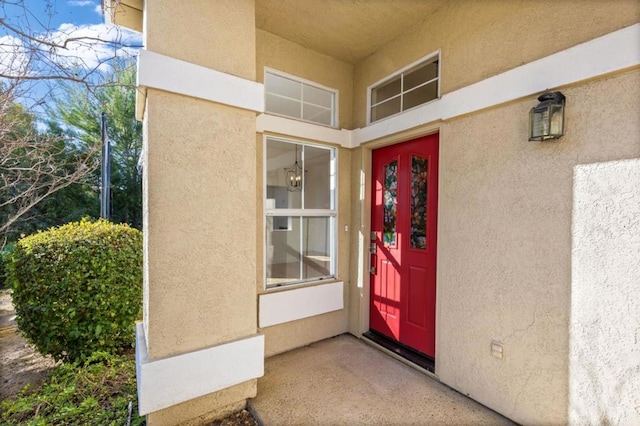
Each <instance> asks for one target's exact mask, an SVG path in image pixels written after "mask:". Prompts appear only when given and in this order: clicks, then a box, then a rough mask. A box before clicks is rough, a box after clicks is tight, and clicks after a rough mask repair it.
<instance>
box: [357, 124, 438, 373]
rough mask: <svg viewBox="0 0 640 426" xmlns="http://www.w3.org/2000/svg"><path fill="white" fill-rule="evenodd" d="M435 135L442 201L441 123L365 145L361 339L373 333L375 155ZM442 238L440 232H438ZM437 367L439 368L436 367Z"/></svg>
mask: <svg viewBox="0 0 640 426" xmlns="http://www.w3.org/2000/svg"><path fill="white" fill-rule="evenodd" d="M433 134H438V142H439V143H438V160H439V161H438V162H439V167H438V198H439V199H442V195H443V192H442V180H441V179H440V176H441V174H442V173H441V172H442V169H443V164H442V162H441V161H440V158H441V153H442V149H441V148H442V145H443V138H442V136H443V132H442V129H441V124H440V123H438V124H437V125H432V126H428V127H423V128H420V129H413V130H410V131H406V132H400V133H397V134H395V135H391V136H388V137H386V138H382V139H380V140H378V141H375V142H371V143H368V144H366V145H362V158H361V161H360V170H361V171H362V172H364V173H363V174H364V178H365V182H364V188H362V187H361V194H362V191H363V192H364V194H363V195H364V197H363V203H362V208H361V210H360V215H361V217H360V220H361V226H362V237H361V238H360V241H359V243H360V244H359V247H358V249H359V253H358V264H359V265H361V267H358V270H359V271H360V272H359V273H358V277H357V278H358V280H357V281H358V282H357V283H356V287H357V290H360V291H361V293H360V295H359V300H360V303H359V308H360V312H359V315H358V321H357V322H358V330H357V336H362V335H363V334H364V333H366V332H368V331H369V330H370V329H369V314H370V309H369V305H370V299H371V286H370V275H369V267H370V265H369V262H370V261H371V256H369V244H370V242H371V240H370V238H371V237H370V236H371V206H372V200H371V182H372V178H373V170H372V169H373V167H372V161H373V151H374V150H376V149H378V148H383V147H386V146H390V145H396V144H400V143H403V142H409V141H412V140H414V139H417V138H420V137H423V136H429V135H433ZM440 211H441V209H440V208H438V226H440V225H439V224H440ZM438 234H439V232H438ZM436 250H437V252H436V259H437V260H436V348H435V354H436V356H435V358H436V359H437V358H438V347H439V345H438V340H439V336H440V333H439V329H441V327H440V326H441V322H440V304H439V303H438V301H439V300H440V298H439V297H438V294H439V293H440V285H439V281H438V262H439V259H440V255H439V252H440V247H439V245H438V244H436ZM436 366H437V364H436ZM435 375H437V369H436V372H435Z"/></svg>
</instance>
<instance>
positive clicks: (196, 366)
mask: <svg viewBox="0 0 640 426" xmlns="http://www.w3.org/2000/svg"><path fill="white" fill-rule="evenodd" d="M136 340H137V341H136V377H137V381H138V412H139V413H140V415H141V416H143V415H146V414H149V413H153V412H154V411H158V410H161V409H163V408H167V407H171V406H173V405H176V404H179V403H181V402H185V401H188V400H190V399H194V398H197V397H200V396H203V395H207V394H209V393H211V392H216V391H219V390H222V389H226V388H228V387H231V386H234V385H237V384H240V383H243V382H246V381H248V380H252V379H257V378H258V377H262V376H263V375H264V336H263V335H260V334H258V335H255V336H251V337H248V338H246V339H242V340H237V341H234V342H230V343H225V344H222V345H219V346H214V347H212V348H207V349H202V350H199V351H195V352H190V353H186V354H182V355H177V356H172V357H169V358H162V359H158V360H150V359H149V357H148V354H147V344H146V336H145V332H144V326H143V325H142V323H138V324H137V325H136Z"/></svg>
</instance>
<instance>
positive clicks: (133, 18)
mask: <svg viewBox="0 0 640 426" xmlns="http://www.w3.org/2000/svg"><path fill="white" fill-rule="evenodd" d="M143 3H144V2H143V0H102V12H103V13H104V20H105V22H106V23H108V24H115V25H119V26H121V27H124V28H128V29H130V30H133V31H138V32H142V10H143Z"/></svg>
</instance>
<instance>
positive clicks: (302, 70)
mask: <svg viewBox="0 0 640 426" xmlns="http://www.w3.org/2000/svg"><path fill="white" fill-rule="evenodd" d="M265 67H269V68H273V69H276V70H278V71H283V72H286V73H288V74H291V75H294V76H296V77H299V78H303V79H306V80H309V81H312V82H315V83H318V84H321V85H323V86H326V87H330V88H332V89H337V90H338V123H337V126H336V127H338V128H341V127H342V128H347V129H350V128H351V121H352V120H351V106H352V102H353V66H352V65H351V64H348V63H345V62H342V61H340V60H338V59H335V58H332V57H330V56H327V55H323V54H321V53H317V52H314V51H313V50H310V49H307V48H305V47H302V46H300V45H299V44H296V43H293V42H291V41H289V40H285V39H283V38H280V37H278V36H276V35H273V34H271V33H268V32H266V31H263V30H256V73H257V80H258V81H259V82H263V81H264V68H265Z"/></svg>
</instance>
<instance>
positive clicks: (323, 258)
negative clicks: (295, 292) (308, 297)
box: [264, 137, 337, 288]
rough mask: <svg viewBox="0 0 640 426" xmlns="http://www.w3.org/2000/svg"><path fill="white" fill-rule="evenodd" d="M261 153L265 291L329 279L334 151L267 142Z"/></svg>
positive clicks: (331, 274) (333, 252)
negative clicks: (295, 176)
mask: <svg viewBox="0 0 640 426" xmlns="http://www.w3.org/2000/svg"><path fill="white" fill-rule="evenodd" d="M265 154H266V155H265V158H266V160H265V176H264V180H265V188H264V191H265V214H266V217H265V228H266V229H265V266H266V267H265V282H266V286H267V288H272V287H279V286H283V285H289V284H297V283H303V282H309V281H319V280H324V279H330V278H334V277H335V268H336V216H337V210H336V149H335V148H332V147H326V146H320V145H313V144H307V143H300V142H294V141H289V140H284V139H277V138H271V137H268V138H266V141H265ZM296 162H297V163H298V165H299V167H300V176H301V179H300V181H299V183H300V186H299V187H297V186H295V185H292V181H291V179H290V178H291V175H290V171H291V170H292V168H295V166H296Z"/></svg>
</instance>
